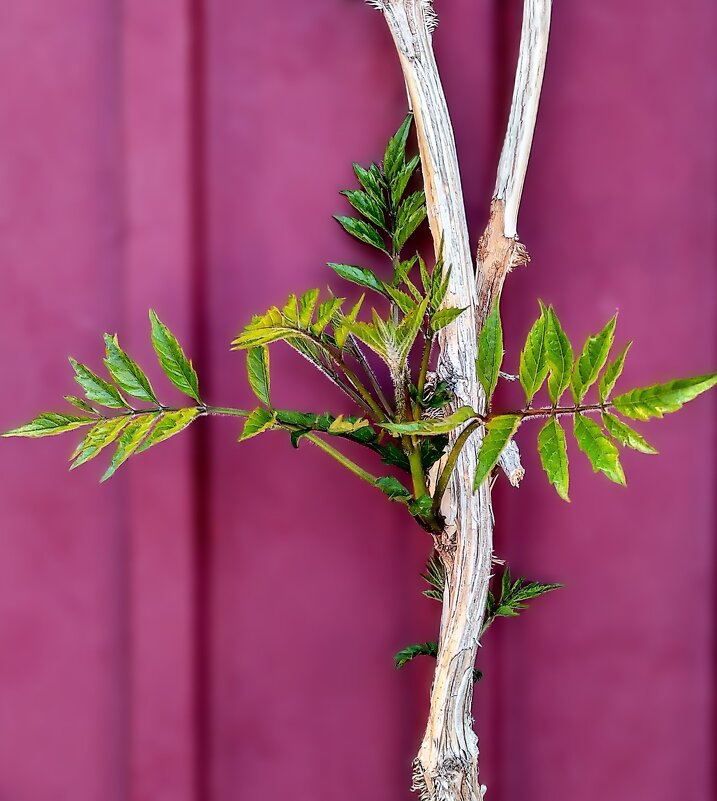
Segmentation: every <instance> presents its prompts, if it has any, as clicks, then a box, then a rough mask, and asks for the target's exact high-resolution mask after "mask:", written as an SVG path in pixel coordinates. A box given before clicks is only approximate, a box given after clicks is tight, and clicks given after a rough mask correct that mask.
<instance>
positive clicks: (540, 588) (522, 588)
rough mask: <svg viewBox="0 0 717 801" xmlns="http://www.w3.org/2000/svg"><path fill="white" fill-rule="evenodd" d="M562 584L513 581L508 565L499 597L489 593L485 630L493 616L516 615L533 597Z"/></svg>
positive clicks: (525, 607) (518, 579)
mask: <svg viewBox="0 0 717 801" xmlns="http://www.w3.org/2000/svg"><path fill="white" fill-rule="evenodd" d="M562 586H563V585H562V584H541V583H540V582H537V581H526V580H525V579H524V578H517V579H516V580H515V581H513V580H512V579H511V575H510V567H509V566H508V565H506V566H505V568H504V569H503V575H502V577H501V582H500V595H499V597H498V598H497V599H496V598H495V596H494V595H493V593H489V594H488V604H487V606H486V622H485V624H484V625H483V631H485V630H486V629H487V628H488V626H489V625H490V623H491V622H492V619H493V618H496V617H516V616H517V615H518V614H519V613H520V612H521V611H522V610H524V609H527V608H528V607H527V606H526V605H525V602H526V601H531V600H532V599H533V598H538V597H540V596H541V595H545V594H546V593H548V592H552V591H553V590H558V589H560V588H561V587H562ZM481 633H482V632H481Z"/></svg>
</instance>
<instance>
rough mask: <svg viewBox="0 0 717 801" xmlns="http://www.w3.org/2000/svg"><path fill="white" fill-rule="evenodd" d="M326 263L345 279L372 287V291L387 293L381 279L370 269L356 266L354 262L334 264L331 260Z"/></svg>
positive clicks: (368, 287)
mask: <svg viewBox="0 0 717 801" xmlns="http://www.w3.org/2000/svg"><path fill="white" fill-rule="evenodd" d="M328 265H329V267H331V269H332V270H335V271H336V272H337V273H338V274H339V275H340V276H341V277H342V278H344V279H346V280H347V281H351V283H353V284H358V285H359V286H364V287H366V288H367V289H373V290H374V292H378V293H380V294H381V295H384V296H386V295H387V292H386V287H385V286H384V284H383V281H381V279H380V278H379V277H378V276H377V275H376V274H375V273H373V272H372V271H371V270H367V269H366V268H365V267H357V266H356V265H354V264H334V262H331V261H330V262H328Z"/></svg>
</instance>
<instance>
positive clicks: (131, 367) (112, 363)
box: [104, 334, 160, 406]
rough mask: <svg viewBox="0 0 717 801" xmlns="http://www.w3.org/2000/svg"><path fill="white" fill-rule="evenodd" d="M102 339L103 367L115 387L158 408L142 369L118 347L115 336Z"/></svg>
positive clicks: (108, 335) (106, 336)
mask: <svg viewBox="0 0 717 801" xmlns="http://www.w3.org/2000/svg"><path fill="white" fill-rule="evenodd" d="M104 339H105V347H106V356H105V360H104V362H105V366H106V367H107V370H108V371H109V374H110V375H111V376H112V378H113V380H114V382H115V383H116V384H117V386H118V387H119V388H120V389H123V390H124V391H125V392H126V393H127V394H128V395H131V396H132V397H133V398H138V399H139V400H143V401H148V402H149V403H153V404H155V406H159V405H160V404H159V401H158V400H157V396H156V395H155V394H154V390H153V389H152V385H151V384H150V383H149V379H148V378H147V376H146V375H145V374H144V371H143V370H142V368H141V367H140V366H139V365H138V364H137V363H136V362H134V361H132V359H130V357H129V356H128V355H127V354H126V353H125V352H124V351H123V350H122V348H121V347H120V346H119V342H118V341H117V336H116V335H115V336H110V334H105V336H104Z"/></svg>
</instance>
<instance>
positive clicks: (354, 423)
mask: <svg viewBox="0 0 717 801" xmlns="http://www.w3.org/2000/svg"><path fill="white" fill-rule="evenodd" d="M370 425H371V424H370V423H369V421H368V420H364V419H359V420H356V419H352V420H345V419H344V416H343V415H342V414H340V415H339V416H338V417H337V418H336V419H335V420H334V421H333V422H332V423H331V424H330V425H329V427H328V429H327V431H328V433H329V434H354V433H355V432H356V431H358V430H359V429H360V428H366V427H370Z"/></svg>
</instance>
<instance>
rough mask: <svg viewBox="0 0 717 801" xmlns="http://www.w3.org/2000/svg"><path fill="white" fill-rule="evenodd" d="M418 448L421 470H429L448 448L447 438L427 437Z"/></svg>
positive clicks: (442, 436)
mask: <svg viewBox="0 0 717 801" xmlns="http://www.w3.org/2000/svg"><path fill="white" fill-rule="evenodd" d="M419 447H420V449H421V464H422V465H423V469H424V470H430V469H431V468H432V467H433V465H434V464H435V463H436V462H437V461H438V460H439V459H440V458H441V456H443V454H444V453H445V451H446V448H447V447H448V437H447V436H445V434H443V435H439V436H437V437H427V438H426V439H422V440H421V443H420V445H419Z"/></svg>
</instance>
